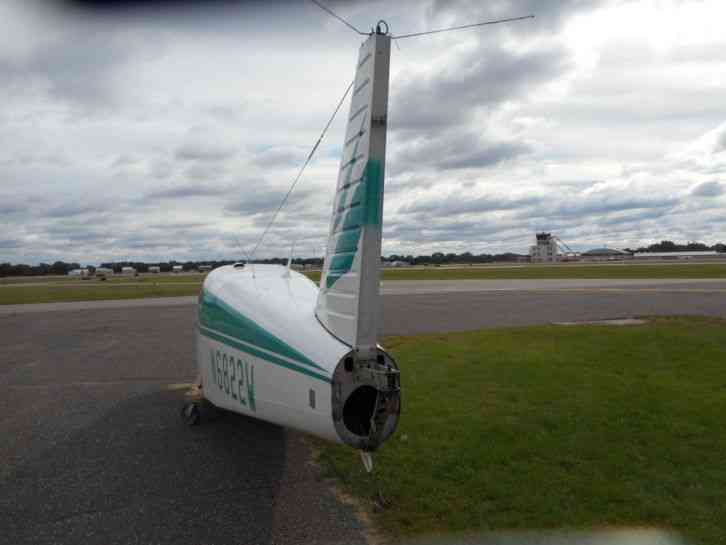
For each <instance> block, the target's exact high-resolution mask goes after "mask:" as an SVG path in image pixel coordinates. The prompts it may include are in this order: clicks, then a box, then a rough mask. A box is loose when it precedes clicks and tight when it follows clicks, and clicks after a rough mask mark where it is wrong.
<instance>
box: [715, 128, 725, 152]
mask: <svg viewBox="0 0 726 545" xmlns="http://www.w3.org/2000/svg"><path fill="white" fill-rule="evenodd" d="M722 151H726V123H724V124H723V126H722V127H721V131H720V133H719V134H718V136H717V137H716V146H715V147H714V150H713V152H714V153H721V152H722Z"/></svg>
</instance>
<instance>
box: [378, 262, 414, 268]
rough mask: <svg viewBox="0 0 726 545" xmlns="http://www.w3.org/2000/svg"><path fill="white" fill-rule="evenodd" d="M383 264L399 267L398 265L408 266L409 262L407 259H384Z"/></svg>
mask: <svg viewBox="0 0 726 545" xmlns="http://www.w3.org/2000/svg"><path fill="white" fill-rule="evenodd" d="M383 266H384V267H394V268H400V267H410V266H411V264H410V263H409V262H408V261H384V263H383Z"/></svg>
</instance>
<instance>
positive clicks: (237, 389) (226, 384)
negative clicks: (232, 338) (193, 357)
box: [209, 349, 255, 411]
mask: <svg viewBox="0 0 726 545" xmlns="http://www.w3.org/2000/svg"><path fill="white" fill-rule="evenodd" d="M209 367H210V369H211V371H212V381H213V382H214V384H216V386H217V388H219V391H220V392H222V393H224V394H225V395H226V396H227V397H229V398H231V399H233V400H234V401H237V402H238V403H239V404H240V405H243V406H245V407H249V409H250V410H251V411H254V410H255V366H254V365H252V364H251V363H249V362H247V361H245V360H243V359H241V358H235V357H234V356H231V355H228V354H227V353H225V352H223V351H221V350H211V349H210V351H209Z"/></svg>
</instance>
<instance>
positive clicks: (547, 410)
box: [320, 318, 726, 544]
mask: <svg viewBox="0 0 726 545" xmlns="http://www.w3.org/2000/svg"><path fill="white" fill-rule="evenodd" d="M385 346H386V347H387V348H388V349H389V350H391V352H392V353H393V354H394V355H395V357H396V359H397V361H398V363H399V365H400V367H401V370H402V382H403V388H404V390H403V412H402V417H401V421H400V426H399V429H398V431H397V432H396V435H394V436H393V437H392V438H391V440H390V441H389V442H388V443H386V444H385V445H384V446H383V447H382V449H381V450H380V451H379V452H378V453H377V454H376V455H375V463H376V468H377V469H376V471H377V472H378V475H379V478H380V482H381V483H382V487H383V491H384V495H385V496H386V497H387V499H388V500H390V502H391V506H390V507H389V508H388V509H387V510H385V511H383V512H382V513H378V514H376V515H374V517H375V521H376V522H377V524H378V525H379V526H380V527H381V528H382V529H383V530H384V531H385V532H386V533H388V534H389V535H391V536H410V535H412V534H428V533H440V532H447V533H448V532H460V531H462V532H466V531H480V530H487V529H504V528H513V529H514V528H516V529H522V528H536V529H542V528H560V527H565V528H589V527H594V526H602V525H631V526H632V525H638V526H642V525H648V526H652V525H655V526H659V527H669V528H674V529H676V530H677V531H679V532H682V533H683V534H684V535H685V536H686V537H687V538H689V539H692V540H694V541H695V542H697V543H709V544H713V543H726V502H724V491H726V425H725V424H724V422H725V418H726V321H721V320H716V319H697V318H669V319H663V318H659V319H656V320H654V321H653V322H651V323H649V324H647V325H642V326H628V327H613V326H578V327H561V326H560V327H557V326H542V327H527V328H512V329H496V330H484V331H478V332H470V333H456V334H447V335H429V336H418V337H393V338H389V339H387V341H386V342H385ZM320 448H321V454H320V457H321V461H322V463H323V464H324V467H326V468H327V469H328V470H329V472H331V473H332V474H334V475H336V476H337V477H338V478H339V479H340V480H341V481H342V484H343V486H344V487H345V488H347V490H348V491H349V492H352V493H354V494H356V495H358V496H359V497H360V498H362V499H363V501H364V502H368V501H370V500H371V498H372V493H371V490H372V487H371V483H370V480H369V479H368V478H366V476H365V475H364V473H363V470H362V465H361V463H360V459H359V457H358V456H357V455H356V454H355V453H354V452H352V451H351V450H350V449H349V448H347V447H342V446H339V445H331V444H327V443H326V444H322V445H321V447H320Z"/></svg>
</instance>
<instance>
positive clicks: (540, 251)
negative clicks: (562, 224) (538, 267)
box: [529, 233, 559, 263]
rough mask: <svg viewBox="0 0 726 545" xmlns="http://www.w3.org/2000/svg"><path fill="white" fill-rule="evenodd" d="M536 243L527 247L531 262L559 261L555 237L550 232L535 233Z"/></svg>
mask: <svg viewBox="0 0 726 545" xmlns="http://www.w3.org/2000/svg"><path fill="white" fill-rule="evenodd" d="M536 237H537V244H535V245H534V246H530V247H529V256H530V258H531V260H532V262H533V263H547V262H552V261H559V253H558V248H557V239H556V237H553V236H552V234H551V233H537V234H536Z"/></svg>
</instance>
